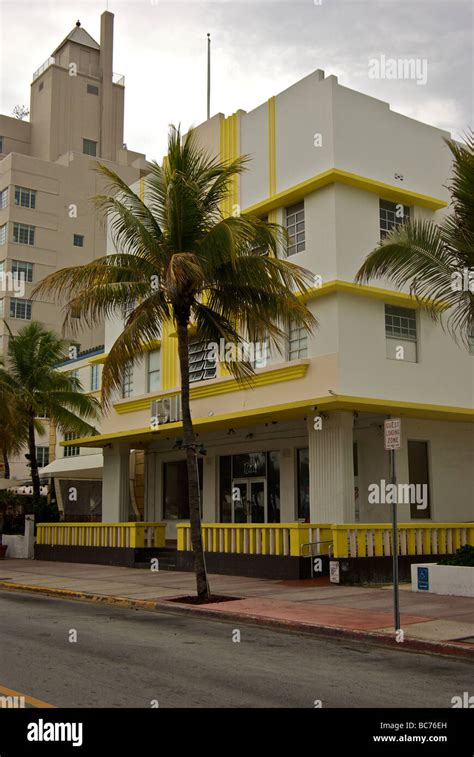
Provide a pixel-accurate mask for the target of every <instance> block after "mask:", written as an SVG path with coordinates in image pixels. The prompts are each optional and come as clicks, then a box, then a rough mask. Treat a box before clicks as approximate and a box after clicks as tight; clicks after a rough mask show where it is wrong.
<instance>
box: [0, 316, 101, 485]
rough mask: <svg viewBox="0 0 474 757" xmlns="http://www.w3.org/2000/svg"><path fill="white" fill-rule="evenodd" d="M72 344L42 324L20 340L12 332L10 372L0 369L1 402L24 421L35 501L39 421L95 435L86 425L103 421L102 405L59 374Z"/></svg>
mask: <svg viewBox="0 0 474 757" xmlns="http://www.w3.org/2000/svg"><path fill="white" fill-rule="evenodd" d="M68 347H69V342H68V341H66V340H64V339H61V338H60V337H59V336H58V335H57V334H55V333H54V332H52V331H47V330H46V329H45V328H44V327H43V326H42V325H41V324H40V323H37V322H36V321H32V322H31V323H29V324H28V325H27V326H24V327H23V328H22V329H20V331H19V332H18V334H17V335H13V334H12V333H11V331H10V338H9V342H8V361H7V367H0V387H1V393H2V395H3V398H4V399H5V400H6V401H7V402H10V398H11V401H12V402H13V403H14V404H13V406H14V407H15V408H16V410H17V412H18V413H19V417H20V419H24V422H25V428H26V430H27V434H26V438H27V445H28V453H29V462H30V465H31V481H32V484H33V495H34V496H36V497H39V495H40V479H39V474H38V460H37V457H36V442H35V431H37V432H40V433H43V432H44V425H43V424H42V423H41V421H40V420H39V418H38V416H40V415H42V416H46V417H48V418H49V419H50V420H51V421H52V422H53V423H54V424H55V425H56V426H57V427H58V428H59V429H60V430H61V431H63V432H73V433H78V434H92V433H96V429H95V428H94V427H93V426H92V425H90V423H88V422H87V421H86V420H85V419H86V418H90V419H96V418H98V417H99V408H100V405H99V403H98V401H97V400H96V399H95V398H94V397H89V396H87V395H85V394H83V393H82V386H81V383H80V381H79V380H78V379H77V378H75V377H74V376H72V375H71V374H69V373H60V372H59V371H57V370H56V366H57V364H58V363H60V362H62V361H63V360H65V359H66V358H67V355H68Z"/></svg>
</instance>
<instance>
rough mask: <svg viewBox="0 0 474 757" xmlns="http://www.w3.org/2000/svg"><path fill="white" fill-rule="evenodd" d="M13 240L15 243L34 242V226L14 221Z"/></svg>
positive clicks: (31, 243)
mask: <svg viewBox="0 0 474 757" xmlns="http://www.w3.org/2000/svg"><path fill="white" fill-rule="evenodd" d="M13 241H14V242H16V244H29V245H34V243H35V227H34V226H29V225H28V224H26V223H14V224H13Z"/></svg>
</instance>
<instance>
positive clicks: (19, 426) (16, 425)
mask: <svg viewBox="0 0 474 757" xmlns="http://www.w3.org/2000/svg"><path fill="white" fill-rule="evenodd" d="M1 364H2V363H0V365H1ZM27 443H28V424H27V422H26V417H25V416H22V414H21V412H20V408H19V407H18V406H17V402H16V401H15V398H14V397H11V396H10V395H9V394H8V392H6V391H5V388H4V387H2V386H0V451H1V454H2V458H3V467H4V476H5V478H10V458H11V457H13V456H15V457H16V456H18V455H19V454H20V453H21V451H22V449H23V448H24V447H25V446H26V444H27Z"/></svg>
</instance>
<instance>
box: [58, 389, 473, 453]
mask: <svg viewBox="0 0 474 757" xmlns="http://www.w3.org/2000/svg"><path fill="white" fill-rule="evenodd" d="M315 405H316V406H317V407H318V410H325V411H329V412H331V411H332V412H335V411H338V410H344V411H347V412H353V411H354V410H356V411H358V412H376V413H382V414H385V415H394V413H395V412H397V413H398V414H400V415H401V416H402V417H406V418H420V419H423V420H433V421H455V422H458V423H474V409H472V408H469V407H456V406H454V405H428V404H425V403H422V402H402V401H400V400H386V399H382V398H378V397H377V398H373V397H350V396H348V395H342V394H339V395H338V394H336V395H334V396H332V395H328V396H325V397H314V398H310V399H305V400H295V401H294V402H287V403H284V404H281V405H270V406H269V407H258V408H253V409H246V410H236V411H234V412H231V413H225V414H223V415H216V416H212V417H209V416H206V417H204V418H195V419H194V420H193V424H194V426H195V428H197V429H198V430H199V431H200V432H203V431H215V430H219V429H221V428H226V427H228V424H229V421H232V425H233V426H237V427H240V428H245V426H248V425H249V424H255V423H259V422H260V423H265V422H268V421H272V420H282V421H285V420H292V419H294V418H303V417H304V416H305V415H306V414H307V413H308V412H309V411H311V410H312V408H313V407H314V406H315ZM161 431H164V432H166V434H167V435H169V436H177V435H178V434H180V433H181V432H182V423H167V424H164V425H162V426H160V430H159V431H151V429H150V428H148V427H146V428H137V429H127V430H126V431H116V432H114V433H111V434H99V435H97V436H85V437H82V438H79V439H71V440H70V441H67V442H60V446H61V447H71V446H78V447H100V446H102V445H104V446H105V445H107V444H110V443H111V442H113V441H115V440H117V441H120V440H122V441H124V440H127V441H129V442H130V443H131V444H133V443H141V442H143V443H147V442H150V441H152V439H153V438H160V432H161Z"/></svg>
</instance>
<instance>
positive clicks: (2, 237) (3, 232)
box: [0, 223, 7, 244]
mask: <svg viewBox="0 0 474 757" xmlns="http://www.w3.org/2000/svg"><path fill="white" fill-rule="evenodd" d="M6 241H7V224H6V223H4V224H3V226H0V244H5V242H6Z"/></svg>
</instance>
